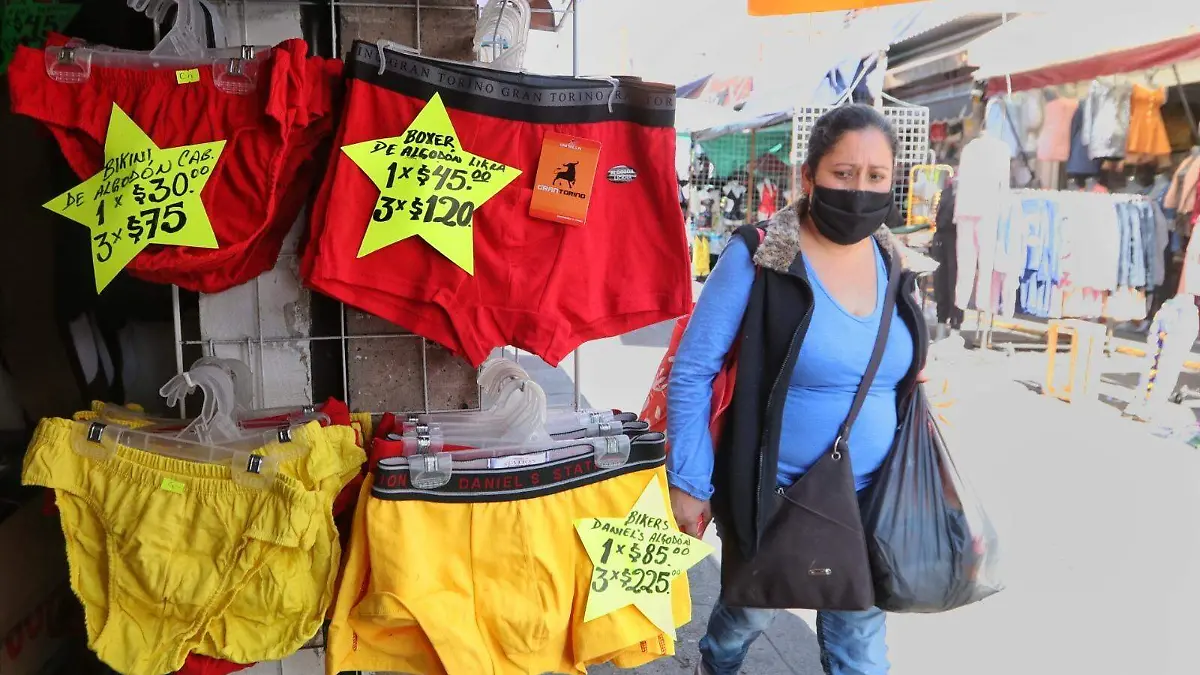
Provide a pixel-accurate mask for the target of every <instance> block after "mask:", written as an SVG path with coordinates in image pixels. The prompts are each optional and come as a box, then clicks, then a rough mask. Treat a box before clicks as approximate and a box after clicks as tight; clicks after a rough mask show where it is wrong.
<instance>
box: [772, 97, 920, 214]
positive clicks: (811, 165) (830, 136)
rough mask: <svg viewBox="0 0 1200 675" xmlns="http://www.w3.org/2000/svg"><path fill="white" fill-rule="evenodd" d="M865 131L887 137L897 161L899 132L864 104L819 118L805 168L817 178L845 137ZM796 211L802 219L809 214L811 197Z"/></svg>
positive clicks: (806, 196)
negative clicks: (821, 167)
mask: <svg viewBox="0 0 1200 675" xmlns="http://www.w3.org/2000/svg"><path fill="white" fill-rule="evenodd" d="M864 129H878V130H879V131H880V132H882V133H883V135H884V136H887V139H888V143H889V144H890V145H891V146H892V157H893V158H895V156H896V154H897V153H898V152H899V151H900V140H899V139H898V138H896V131H895V130H894V129H893V128H892V123H891V122H889V121H888V119H887V118H886V117H884V116H883V113H881V112H879V111H878V110H876V109H875V108H873V107H871V106H869V105H864V104H862V103H854V104H851V105H843V106H838V107H836V108H834V109H832V110H830V111H828V112H826V113H825V114H824V115H821V116H820V117H819V118H817V122H816V123H815V124H813V128H812V133H811V134H809V137H808V153H807V154H806V155H805V157H804V165H803V166H807V167H808V170H809V171H810V172H812V174H813V175H814V176H815V175H816V173H817V165H818V164H820V163H821V160H822V159H824V158H825V155H828V154H829V152H830V151H831V150H833V148H834V146H836V145H837V144H838V142H839V141H841V140H842V136H845V135H846V133H847V132H850V131H862V130H864ZM796 210H797V211H798V212H799V214H800V216H801V217H804V215H805V214H806V213H807V212H808V195H807V194H806V195H803V196H801V197H800V200H799V201H798V202H797V203H796Z"/></svg>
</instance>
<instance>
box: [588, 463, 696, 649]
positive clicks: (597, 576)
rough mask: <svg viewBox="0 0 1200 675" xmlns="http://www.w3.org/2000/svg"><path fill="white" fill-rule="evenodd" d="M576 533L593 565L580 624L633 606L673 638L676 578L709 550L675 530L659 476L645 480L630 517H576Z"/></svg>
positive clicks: (629, 514)
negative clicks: (672, 594)
mask: <svg viewBox="0 0 1200 675" xmlns="http://www.w3.org/2000/svg"><path fill="white" fill-rule="evenodd" d="M575 532H576V533H577V534H578V535H579V541H580V542H581V543H582V544H583V548H584V550H586V551H587V555H588V558H589V559H590V560H591V562H592V566H593V568H592V580H591V585H590V587H589V589H588V596H587V604H586V606H585V607H584V616H583V620H584V621H585V622H586V621H591V620H592V619H595V618H597V617H601V616H604V615H606V614H611V613H612V612H615V611H617V610H619V609H621V608H623V607H628V606H629V605H633V606H634V607H636V608H637V609H638V610H639V611H640V612H641V613H642V615H643V616H645V617H646V618H647V619H649V620H650V622H651V623H653V624H654V625H655V626H656V627H657V628H658V629H659V630H660V631H662V632H663V633H664V634H666V635H669V636H670V637H671V638H672V639H673V638H674V637H675V616H674V612H673V610H672V605H671V593H672V592H674V588H675V579H676V577H678V576H680V575H682V574H684V573H686V572H687V570H688V569H690V568H691V567H692V566H693V565H695V564H696V563H698V562H700V561H701V560H703V559H705V558H706V557H708V555H709V554H710V553H712V552H713V547H712V546H709V545H708V544H707V543H705V542H703V541H701V540H699V539H696V538H695V537H692V536H690V535H687V534H684V533H683V532H680V531H679V528H678V527H676V526H675V521H674V520H673V519H672V517H671V514H670V511H669V506H668V503H667V497H666V491H665V490H664V489H663V486H662V483H660V481H659V478H658V477H657V476H656V477H653V478H651V479H650V482H649V483H647V484H646V489H645V490H643V491H642V494H641V496H640V497H638V500H637V503H635V504H634V505H633V508H631V509H630V510H629V513H627V514H625V515H624V516H621V517H619V518H581V519H579V520H576V521H575Z"/></svg>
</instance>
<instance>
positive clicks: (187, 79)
mask: <svg viewBox="0 0 1200 675" xmlns="http://www.w3.org/2000/svg"><path fill="white" fill-rule="evenodd" d="M199 81H200V69H199V68H192V69H191V70H177V71H175V82H176V83H177V84H192V83H193V82H199Z"/></svg>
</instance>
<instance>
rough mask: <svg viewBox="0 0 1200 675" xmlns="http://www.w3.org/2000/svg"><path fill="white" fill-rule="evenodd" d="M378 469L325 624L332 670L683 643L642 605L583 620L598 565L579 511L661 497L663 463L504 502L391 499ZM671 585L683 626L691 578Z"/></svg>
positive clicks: (618, 512)
mask: <svg viewBox="0 0 1200 675" xmlns="http://www.w3.org/2000/svg"><path fill="white" fill-rule="evenodd" d="M527 470H530V471H532V470H536V467H527ZM568 473H569V470H568ZM377 480H379V474H378V473H375V474H372V475H371V476H368V478H367V480H366V481H365V482H364V484H363V486H362V488H361V493H360V495H359V499H358V508H357V510H356V511H355V517H354V525H353V529H352V531H351V534H350V548H349V551H347V554H346V557H345V559H344V560H343V567H344V569H343V573H342V579H341V582H340V585H339V589H338V595H337V599H336V600H335V603H334V609H333V615H332V621H331V623H330V627H329V642H328V654H327V657H326V661H325V664H326V672H327V673H328V674H329V675H334V674H335V673H339V672H343V671H353V670H364V671H393V672H400V673H414V674H416V675H516V674H521V675H542V674H543V673H586V672H587V667H588V666H590V665H595V664H599V663H605V662H608V661H612V662H614V663H615V664H616V665H618V666H620V667H623V668H632V667H636V666H638V665H642V664H644V663H647V662H649V661H653V660H654V659H656V658H658V657H660V656H663V655H670V654H674V651H675V645H674V641H673V640H672V639H671V638H669V637H667V636H666V635H664V634H663V633H662V632H661V631H660V630H659V629H658V628H657V627H655V626H654V624H653V623H651V622H650V621H649V620H648V619H647V618H646V617H645V616H643V615H642V613H641V611H640V610H638V609H636V608H635V607H632V606H630V607H625V608H623V609H620V610H618V611H616V612H613V613H612V614H609V615H606V616H602V617H599V618H596V619H593V620H592V621H589V622H586V623H585V622H584V621H583V616H584V609H585V606H586V603H587V593H588V587H589V584H590V582H591V574H592V563H591V561H590V560H589V559H588V556H587V553H586V551H585V550H584V548H583V546H582V545H581V544H580V542H579V540H578V538H577V535H576V533H575V529H574V521H575V520H576V519H578V518H587V517H618V516H623V515H625V514H626V513H628V511H629V509H630V508H631V507H632V506H633V504H634V503H636V502H637V499H638V497H639V496H641V493H642V491H643V490H645V488H646V485H647V483H648V482H649V481H650V480H658V481H660V482H661V484H662V487H663V494H664V496H665V495H666V494H667V484H666V474H665V471H664V469H663V468H662V463H661V461H660V462H658V463H657V466H652V467H651V468H645V469H642V470H634V471H627V472H625V473H623V474H619V475H614V476H613V477H609V478H605V479H603V480H600V481H598V482H595V483H592V484H588V485H583V486H581V487H574V488H571V487H570V485H569V484H568V483H564V484H563V485H562V486H560V489H555V488H554V487H551V488H550V489H549V490H545V489H543V490H540V491H538V492H537V493H536V496H529V497H523V496H522V495H521V493H520V492H521V491H520V490H515V491H513V492H510V493H509V494H506V495H503V496H502V497H501V498H502V499H505V500H506V501H479V500H478V499H473V500H471V501H467V502H461V501H460V502H459V503H447V502H436V501H429V500H424V499H408V500H402V501H389V500H386V499H380V498H378V497H377V496H374V495H373V494H372V488H373V487H374V485H375V483H376V481H377ZM451 480H452V484H453V482H454V481H456V480H457V479H456V478H452V479H451ZM540 484H541V485H542V486H543V487H544V486H546V485H547V484H548V483H547V481H545V480H542V481H541V483H540ZM526 485H528V483H527V482H526ZM547 492H548V493H547ZM457 497H459V498H462V497H464V494H462V493H460V494H459V495H457ZM471 497H473V495H468V496H466V498H467V499H471ZM486 498H487V499H495V493H491V494H489V495H487V496H486ZM669 512H670V510H669V508H668V513H669ZM672 590H673V592H672V605H673V610H674V617H675V622H676V625H678V626H682V625H684V624H686V623H687V622H688V621H689V620H690V618H691V599H690V596H689V590H688V582H687V576H686V575H680V576H678V577H676V579H675V580H674V582H673V589H672Z"/></svg>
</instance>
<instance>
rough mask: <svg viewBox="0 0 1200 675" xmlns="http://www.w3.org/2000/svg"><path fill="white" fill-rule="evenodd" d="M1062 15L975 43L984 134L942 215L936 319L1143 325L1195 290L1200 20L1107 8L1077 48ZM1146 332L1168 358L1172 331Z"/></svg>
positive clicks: (1007, 27)
mask: <svg viewBox="0 0 1200 675" xmlns="http://www.w3.org/2000/svg"><path fill="white" fill-rule="evenodd" d="M1064 18H1066V17H1065V15H1063V14H1061V13H1055V12H1051V13H1047V14H1042V15H1027V16H1020V17H1016V18H1013V19H1010V20H1008V21H1007V22H1006V23H1005V24H1004V25H1003V26H1001V27H999V28H996V29H995V30H992V31H991V32H989V33H988V34H986V35H984V36H982V37H979V38H978V39H976V40H975V41H973V42H971V43H969V44H967V45H966V47H965V48H964V49H965V51H966V53H967V55H968V59H969V61H970V62H971V64H972V65H974V66H977V67H978V70H977V71H975V75H974V76H975V78H976V79H977V80H979V81H980V82H981V85H980V87H979V89H980V91H981V94H982V95H981V96H980V103H981V105H980V106H979V118H980V120H981V121H982V131H981V133H980V134H979V135H978V137H976V138H974V139H973V140H972V139H967V140H968V142H967V144H966V146H965V148H964V149H963V150H962V153H961V158H960V160H959V163H958V167H957V170H958V174H957V177H956V181H955V186H954V190H953V192H952V193H951V195H950V198H949V199H944V200H943V204H945V205H946V208H947V211H946V212H945V213H943V214H942V215H941V217H939V218H938V219H937V223H938V225H939V227H940V229H939V231H938V233H937V235H935V237H936V240H937V243H936V246H935V248H936V251H937V257H938V258H939V260H940V261H941V262H942V266H941V268H940V269H939V270H938V274H937V276H938V283H937V289H938V293H937V295H938V305H939V318H940V319H941V320H942V321H945V322H950V323H951V325H957V324H958V323H959V322H961V320H962V311H963V310H968V311H969V310H977V311H979V312H981V313H982V316H983V317H984V318H981V325H985V326H987V325H991V323H992V320H993V319H992V317H994V316H1001V317H1014V316H1020V317H1026V318H1035V319H1040V320H1045V321H1054V320H1060V319H1082V320H1086V321H1089V322H1094V323H1098V324H1103V325H1105V326H1107V327H1108V329H1109V330H1110V331H1112V330H1131V331H1139V330H1145V329H1146V328H1147V327H1151V325H1152V323H1153V322H1152V321H1151V319H1152V318H1153V317H1154V316H1155V313H1156V312H1157V310H1158V309H1159V307H1160V306H1162V304H1163V303H1164V301H1166V300H1167V299H1169V298H1172V297H1173V296H1175V295H1176V294H1177V293H1190V290H1189V289H1187V288H1186V287H1185V286H1184V285H1183V284H1181V281H1180V276H1181V272H1182V269H1183V266H1184V260H1185V252H1186V251H1187V250H1188V248H1189V247H1188V242H1189V240H1190V239H1191V238H1192V234H1193V229H1194V225H1195V216H1194V213H1195V211H1196V209H1195V194H1196V187H1195V186H1196V183H1197V175H1196V171H1195V169H1194V168H1193V165H1194V164H1196V163H1195V162H1193V161H1192V159H1193V157H1194V156H1195V153H1196V150H1195V148H1196V147H1198V143H1200V136H1198V135H1197V134H1198V130H1197V120H1196V115H1195V112H1194V111H1195V110H1196V109H1197V108H1198V107H1200V106H1198V104H1200V96H1197V94H1198V91H1197V90H1196V89H1195V88H1194V87H1193V86H1192V83H1193V82H1195V81H1196V79H1197V75H1200V69H1198V68H1197V64H1200V60H1198V59H1200V51H1198V50H1200V37H1197V35H1196V25H1195V24H1194V21H1193V19H1192V18H1190V17H1188V16H1186V15H1185V13H1183V12H1175V13H1172V12H1170V11H1167V10H1165V9H1163V10H1161V11H1158V12H1152V13H1149V14H1146V13H1138V14H1137V15H1136V16H1134V15H1133V14H1131V13H1130V12H1128V11H1125V12H1106V13H1105V15H1104V16H1102V17H1101V16H1097V17H1094V20H1089V27H1088V30H1087V31H1085V34H1083V35H1081V36H1080V37H1079V39H1078V40H1070V41H1066V40H1061V39H1056V38H1055V36H1056V35H1058V34H1059V31H1060V30H1061V26H1062V23H1061V22H1062V21H1063V20H1064ZM1018 44H1020V45H1037V48H1030V49H1014V48H1013V46H1014V45H1018ZM1153 325H1154V326H1158V325H1159V324H1157V323H1153ZM1173 330H1174V332H1176V333H1179V334H1184V333H1186V332H1187V329H1186V328H1185V327H1175V328H1174V329H1173ZM1190 330H1191V332H1192V333H1194V332H1195V327H1194V326H1193V327H1191V328H1190ZM1151 333H1152V334H1151V336H1150V338H1151V339H1150V342H1151V344H1150V346H1149V352H1150V353H1151V354H1152V355H1153V354H1154V353H1161V351H1162V347H1163V345H1162V336H1163V335H1165V332H1163V331H1162V330H1160V329H1159V328H1154V329H1153V330H1152V331H1151ZM986 339H987V338H986V337H985V338H984V340H985V342H986ZM1156 341H1157V344H1155V343H1156ZM1189 343H1190V341H1189ZM1156 363H1157V362H1156ZM1152 370H1153V371H1154V372H1157V370H1158V368H1157V366H1155V367H1153V368H1152ZM1177 372H1178V371H1177V370H1176V373H1177ZM1171 377H1172V380H1171V381H1172V382H1173V377H1174V376H1173V375H1172V376H1171ZM1160 384H1161V383H1160ZM1151 387H1153V384H1152V385H1151ZM1168 388H1169V387H1168ZM1143 393H1145V392H1143Z"/></svg>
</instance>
